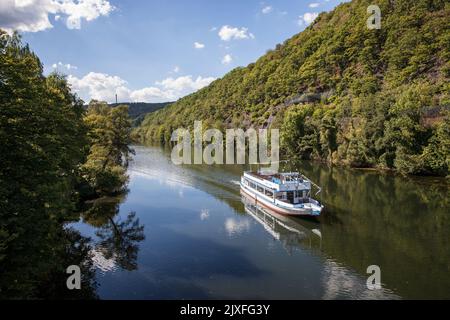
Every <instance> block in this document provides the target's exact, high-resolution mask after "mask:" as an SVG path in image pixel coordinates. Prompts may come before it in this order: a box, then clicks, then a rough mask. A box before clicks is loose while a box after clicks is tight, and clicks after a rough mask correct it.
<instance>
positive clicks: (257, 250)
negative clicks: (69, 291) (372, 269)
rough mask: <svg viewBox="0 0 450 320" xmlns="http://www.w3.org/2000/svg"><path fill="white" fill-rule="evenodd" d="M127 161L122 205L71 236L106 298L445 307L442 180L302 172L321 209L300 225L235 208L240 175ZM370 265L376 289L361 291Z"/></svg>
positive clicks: (447, 240) (318, 168) (448, 248)
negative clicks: (436, 302)
mask: <svg viewBox="0 0 450 320" xmlns="http://www.w3.org/2000/svg"><path fill="white" fill-rule="evenodd" d="M135 150H136V156H135V157H134V160H133V162H132V163H131V165H130V168H129V176H130V182H129V186H128V188H129V192H128V194H127V195H126V196H124V197H122V198H121V199H117V200H114V201H110V202H108V201H106V203H104V204H103V205H102V206H99V207H97V208H96V209H95V210H93V211H92V212H90V213H88V214H85V215H84V217H83V219H82V221H81V222H79V223H77V224H75V225H74V227H75V228H76V229H78V230H79V231H80V232H81V233H82V234H83V235H84V236H87V237H91V238H92V239H93V241H94V243H95V250H93V251H92V257H93V259H94V263H95V266H96V280H97V283H98V288H97V293H98V295H99V297H100V298H102V299H431V298H436V299H445V298H447V299H449V298H450V236H449V231H450V210H449V209H450V206H449V197H448V196H449V188H448V182H446V181H445V180H444V179H436V178H404V177H399V176H394V175H390V174H380V173H377V172H367V171H357V170H348V169H343V168H329V167H327V166H325V165H320V164H317V163H308V162H306V163H300V164H298V166H300V169H301V171H302V172H303V173H304V174H305V175H306V176H308V177H309V178H310V179H312V180H313V181H314V182H316V183H317V184H319V185H320V186H321V187H322V188H323V191H322V194H321V196H320V199H319V200H320V201H321V202H322V203H323V204H324V205H325V207H326V210H325V212H324V213H323V215H322V217H320V219H318V220H305V219H299V218H286V217H282V216H278V215H276V214H272V213H270V212H268V211H265V210H264V209H262V208H259V207H258V206H255V204H254V203H251V202H250V201H247V200H246V199H245V198H242V196H241V194H240V191H239V180H240V176H241V174H242V172H243V171H244V170H246V169H248V168H245V167H244V166H175V165H174V164H172V162H171V160H170V150H164V149H162V148H160V147H141V146H138V147H135ZM105 215H106V217H107V218H105ZM118 235H119V236H118ZM371 265H377V266H379V267H380V269H381V282H382V288H381V289H380V290H369V289H368V288H367V284H366V283H367V279H368V277H369V276H370V274H367V268H368V267H369V266H371Z"/></svg>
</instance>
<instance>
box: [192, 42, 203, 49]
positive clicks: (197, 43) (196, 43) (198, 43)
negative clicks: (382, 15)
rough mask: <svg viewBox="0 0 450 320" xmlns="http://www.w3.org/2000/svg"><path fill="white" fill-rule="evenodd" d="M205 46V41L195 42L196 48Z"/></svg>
mask: <svg viewBox="0 0 450 320" xmlns="http://www.w3.org/2000/svg"><path fill="white" fill-rule="evenodd" d="M204 47H205V45H204V44H203V43H200V42H194V48H195V49H203V48H204Z"/></svg>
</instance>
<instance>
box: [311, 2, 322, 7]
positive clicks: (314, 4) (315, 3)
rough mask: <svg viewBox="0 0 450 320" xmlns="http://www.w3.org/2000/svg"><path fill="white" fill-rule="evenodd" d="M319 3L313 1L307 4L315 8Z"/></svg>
mask: <svg viewBox="0 0 450 320" xmlns="http://www.w3.org/2000/svg"><path fill="white" fill-rule="evenodd" d="M319 5H320V3H318V2H313V3H310V4H309V7H310V8H317V7H318V6H319Z"/></svg>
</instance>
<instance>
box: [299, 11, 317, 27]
mask: <svg viewBox="0 0 450 320" xmlns="http://www.w3.org/2000/svg"><path fill="white" fill-rule="evenodd" d="M318 16H319V14H318V13H317V12H307V13H305V14H304V15H303V16H300V17H299V20H298V24H299V25H300V26H302V25H303V24H306V25H309V24H310V23H312V22H313V21H314V20H315V19H316V18H317V17H318Z"/></svg>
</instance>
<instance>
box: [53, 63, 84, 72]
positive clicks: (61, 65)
mask: <svg viewBox="0 0 450 320" xmlns="http://www.w3.org/2000/svg"><path fill="white" fill-rule="evenodd" d="M52 68H53V69H55V70H59V71H61V70H66V71H70V70H76V69H78V67H76V66H74V65H71V64H70V63H66V64H64V63H62V62H58V63H54V64H53V65H52Z"/></svg>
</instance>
